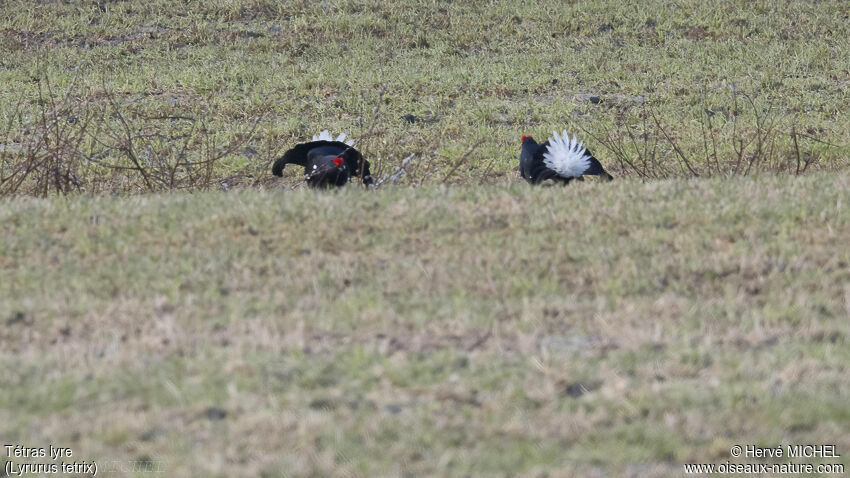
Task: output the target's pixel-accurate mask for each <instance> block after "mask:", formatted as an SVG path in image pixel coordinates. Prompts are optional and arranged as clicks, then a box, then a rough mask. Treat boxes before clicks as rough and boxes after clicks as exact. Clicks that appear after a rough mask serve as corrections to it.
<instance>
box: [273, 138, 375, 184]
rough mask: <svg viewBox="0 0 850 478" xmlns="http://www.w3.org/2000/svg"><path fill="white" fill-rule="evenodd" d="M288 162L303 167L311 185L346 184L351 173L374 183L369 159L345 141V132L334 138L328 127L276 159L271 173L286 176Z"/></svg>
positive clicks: (367, 182)
mask: <svg viewBox="0 0 850 478" xmlns="http://www.w3.org/2000/svg"><path fill="white" fill-rule="evenodd" d="M287 164H297V165H299V166H304V178H305V179H306V180H307V185H308V186H310V187H312V188H330V187H340V186H344V185H345V184H346V183H347V182H348V180H349V179H350V178H351V177H352V176H354V177H357V178H360V179H361V180H362V181H363V184H365V185H366V186H369V185H371V184H372V174H371V172H370V171H369V161H366V160H365V159H363V156H362V155H361V154H360V152H359V151H357V150H356V149H354V141H351V140H349V141H346V140H345V134H344V133H343V134H340V135H339V136H337V137H336V139H334V138H333V137H332V136H331V135H330V134H329V133H328V131H327V130H325V131H322V132H321V133H320V134H319V135H318V136H313V141H310V142H309V143H302V144H299V145H297V146H295V147H294V148H292V149H290V150H289V151H287V152H286V153H284V154H283V156H281V157H280V158H278V159H277V160H276V161H275V162H274V165H273V166H272V174H274V175H275V176H283V168H284V167H285V166H286V165H287Z"/></svg>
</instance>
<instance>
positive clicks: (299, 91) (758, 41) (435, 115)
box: [0, 0, 850, 181]
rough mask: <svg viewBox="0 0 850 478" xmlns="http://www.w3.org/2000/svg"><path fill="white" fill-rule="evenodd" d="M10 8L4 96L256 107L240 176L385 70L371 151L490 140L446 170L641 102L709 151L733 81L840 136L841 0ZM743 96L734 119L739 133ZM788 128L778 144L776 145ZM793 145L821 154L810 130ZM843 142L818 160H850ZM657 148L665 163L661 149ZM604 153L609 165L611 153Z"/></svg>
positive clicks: (794, 118)
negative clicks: (45, 91)
mask: <svg viewBox="0 0 850 478" xmlns="http://www.w3.org/2000/svg"><path fill="white" fill-rule="evenodd" d="M7 3H8V5H7V6H5V7H4V14H3V15H2V16H0V46H2V47H5V48H6V49H7V51H8V53H7V54H4V55H3V58H0V85H2V86H0V105H7V104H10V103H14V102H15V101H16V100H17V99H19V98H23V99H24V107H25V111H30V108H31V107H33V105H34V104H35V103H36V101H37V94H36V91H37V85H36V83H35V81H34V80H36V79H38V78H39V77H41V76H46V77H47V78H49V79H50V80H51V82H52V83H53V85H54V86H56V87H57V90H59V91H64V88H65V87H66V86H67V85H68V84H69V83H70V81H71V78H72V77H74V75H75V74H77V75H79V78H78V79H77V90H76V92H77V93H78V94H80V95H83V96H85V97H87V98H90V100H91V101H93V102H95V103H98V102H103V103H105V102H106V99H105V97H104V95H103V90H104V88H106V89H108V90H110V91H115V92H117V93H118V94H119V96H120V98H123V104H124V105H125V107H126V108H127V109H129V112H128V113H126V114H127V115H128V116H129V117H130V118H131V119H132V118H152V117H156V116H158V115H167V114H177V115H188V116H193V117H196V118H203V119H204V121H205V123H206V124H208V125H209V127H210V128H211V129H213V130H216V131H219V132H220V133H221V135H223V136H230V135H232V134H234V133H235V132H237V131H245V130H247V129H248V126H249V124H250V122H251V121H252V118H254V117H256V116H261V117H263V118H264V120H263V122H262V127H261V133H262V134H261V136H260V137H259V138H258V139H257V140H256V141H254V142H253V144H252V145H251V146H252V148H253V150H255V151H257V152H258V154H257V155H254V154H248V155H245V156H242V155H236V156H234V157H231V158H229V159H228V161H227V163H228V164H227V167H229V168H231V169H240V170H242V169H244V170H246V171H247V172H249V173H252V174H260V173H262V174H267V173H268V167H267V166H268V164H267V163H266V161H267V160H268V159H269V158H270V157H271V156H272V155H274V154H275V153H279V152H280V151H281V150H282V148H284V147H286V146H287V145H291V144H292V142H293V141H296V140H300V139H303V138H305V137H308V136H309V135H311V134H315V133H316V132H318V130H319V128H321V127H328V128H330V129H332V130H335V131H346V132H348V133H349V134H351V135H353V136H354V137H358V136H359V135H360V134H361V133H363V132H364V131H365V130H366V129H367V128H368V127H369V126H370V125H371V124H372V123H373V121H372V108H373V106H375V104H376V101H377V96H378V95H377V91H378V86H379V85H380V84H381V83H385V84H386V85H387V91H386V94H385V96H384V104H383V105H382V106H381V111H382V113H383V118H382V119H381V120H380V122H379V125H378V126H379V127H378V131H377V133H378V134H376V135H374V136H373V137H371V138H370V139H369V140H368V141H367V142H365V143H363V147H364V148H365V149H366V150H367V152H368V153H369V154H370V155H371V156H372V158H373V160H376V161H377V162H378V164H379V165H381V164H392V163H393V162H395V161H398V160H399V159H400V158H403V157H406V156H407V155H408V154H410V153H418V154H420V155H424V156H426V157H427V158H428V159H429V160H433V163H432V167H433V168H437V169H441V168H443V167H445V165H446V164H451V163H453V162H454V161H455V159H456V158H457V156H458V155H459V154H460V153H462V152H464V151H466V150H467V149H468V148H469V147H470V145H472V144H473V143H474V142H475V139H477V138H479V137H483V138H487V142H486V143H485V144H483V145H482V147H481V148H480V149H479V150H478V151H477V152H476V154H475V155H473V156H472V157H471V158H470V164H471V166H472V169H471V170H467V169H466V168H462V169H461V170H460V171H458V173H457V174H456V175H455V176H454V180H463V179H464V178H472V179H474V180H476V181H478V180H479V179H480V177H481V173H482V170H487V171H490V172H491V173H492V174H493V175H497V176H498V175H503V174H506V173H508V171H509V170H510V169H511V167H512V165H513V162H514V161H515V151H516V149H517V147H518V138H519V137H520V135H522V134H534V135H537V136H542V135H544V134H548V133H549V132H550V131H552V129H554V128H556V127H565V128H569V129H571V130H577V129H579V127H581V128H584V129H588V130H590V131H591V132H593V133H594V134H598V135H603V136H604V133H605V132H606V131H607V130H608V129H609V128H610V127H611V126H612V125H614V124H617V125H623V124H630V125H636V126H637V127H638V128H640V127H641V126H640V122H641V120H640V118H639V117H638V116H639V114H640V113H641V112H642V111H643V110H642V103H641V101H640V98H643V97H645V98H646V99H647V100H648V101H649V102H650V103H651V104H653V105H654V106H655V107H656V108H658V115H659V116H660V118H661V120H662V121H663V122H664V124H666V125H667V126H668V128H670V129H671V130H672V131H673V134H674V136H675V137H676V138H678V142H679V144H680V146H681V148H682V149H683V150H684V151H686V152H690V153H691V154H693V155H694V156H693V157H692V160H694V161H699V160H701V158H702V157H703V146H704V142H703V141H704V140H703V136H702V130H701V127H700V124H699V122H698V118H699V115H701V114H702V111H703V110H704V109H706V108H708V109H711V110H713V111H716V112H718V113H719V114H717V115H716V116H715V118H714V120H713V121H714V126H716V127H717V126H723V125H725V127H724V128H725V129H724V130H723V132H721V133H719V138H718V143H719V144H718V148H719V149H720V150H721V151H720V153H721V156H722V157H723V158H727V157H728V154H730V153H731V142H730V139H729V135H730V134H731V129H732V128H731V127H730V126H729V125H727V121H729V120H730V119H731V117H732V111H733V110H735V109H736V108H735V107H734V106H733V105H732V102H731V99H730V91H731V87H733V86H734V87H735V88H737V90H738V91H739V92H744V93H748V94H750V95H753V96H757V97H758V98H757V103H758V105H759V109H760V112H761V114H762V115H763V116H765V117H767V118H768V119H771V120H773V121H775V122H776V124H775V127H776V129H777V130H778V131H782V132H787V131H788V130H790V127H791V124H792V123H794V122H796V123H797V128H798V131H801V132H806V131H808V132H809V133H810V134H813V135H815V136H817V137H820V138H822V139H824V140H827V141H830V142H832V143H836V144H839V145H848V144H850V136H848V132H850V119H848V116H847V115H846V114H845V113H846V111H847V105H848V87H850V70H848V69H847V65H848V64H850V22H848V16H847V15H848V14H847V8H846V2H845V1H844V0H830V1H819V2H804V1H784V2H773V1H759V2H728V1H725V0H707V1H699V2H696V1H694V2H674V3H671V2H667V1H663V0H654V1H649V2H641V4H640V7H636V6H634V5H629V4H626V3H623V2H620V1H616V0H606V1H594V2H585V1H577V2H562V1H560V0H552V1H543V2H535V3H533V4H532V3H526V2H515V1H500V2H419V1H414V0H404V1H399V2H384V1H378V0H362V1H351V2H305V1H292V2H278V1H272V0H226V1H225V0H220V1H209V2H188V1H185V2H182V4H175V2H173V1H171V0H151V1H148V0H144V1H141V0H133V1H121V2H113V1H104V2H100V3H98V2H91V1H67V2H39V3H38V4H35V5H34V4H33V2H30V1H22V0H13V1H9V2H7ZM99 5H102V6H103V9H101V8H99ZM80 65H83V68H82V69H81V70H80V71H79V72H76V70H75V68H76V67H78V66H80ZM75 72H76V73H75ZM577 95H578V96H577ZM582 95H585V96H582ZM591 95H599V96H600V97H601V98H602V99H603V101H602V103H599V104H593V103H591V102H590V101H588V96H591ZM635 99H638V100H637V101H636V100H635ZM740 101H741V105H739V107H738V109H739V110H740V111H743V114H745V115H746V118H742V119H741V120H740V121H742V122H746V123H748V125H747V126H746V128H751V127H752V125H749V123H752V119H753V118H752V116H751V112H750V111H749V109H748V107H746V106H742V105H744V104H745V103H746V102H745V101H744V100H743V99H741V100H740ZM7 111H8V109H7V108H3V107H0V114H7ZM408 113H412V114H414V115H417V116H418V117H421V118H426V119H432V120H433V122H422V123H417V124H414V125H410V124H408V123H406V122H405V121H403V120H402V119H400V117H401V116H402V115H405V114H408ZM140 121H141V120H140ZM2 124H3V122H2V121H0V125H2ZM157 124H159V123H157ZM175 125H176V126H181V125H182V126H184V127H185V126H186V125H185V124H177V123H175ZM176 126H175V127H176ZM739 127H740V126H739ZM746 128H745V129H746ZM748 131H749V129H748ZM622 133H623V132H622V131H620V132H619V134H622ZM652 135H653V137H655V136H658V137H661V134H660V133H658V132H657V131H654V132H652ZM586 139H587V140H588V142H589V145H590V146H591V148H592V149H594V150H598V149H599V144H598V143H597V142H596V141H594V140H592V139H590V138H586ZM620 139H622V140H623V141H624V144H625V145H628V144H630V142H629V140H628V139H627V138H625V137H621V138H620ZM789 142H790V139H789V138H788V137H783V139H782V140H781V143H782V144H783V145H784V146H783V149H782V151H783V154H785V151H786V148H785V147H789ZM662 143H663V140H662ZM198 147H199V148H200V146H199V145H198ZM801 148H802V149H803V153H804V154H814V155H819V154H823V153H825V152H826V148H825V146H824V145H821V144H817V143H812V142H809V141H804V144H802V146H801ZM842 148H843V149H841V148H839V149H836V148H832V149H829V151H828V154H827V155H826V156H825V157H824V158H823V159H824V161H825V162H827V163H831V162H832V161H830V160H837V161H839V162H840V161H843V163H846V158H847V152H848V150H847V146H843V147H842ZM435 151H436V154H435ZM191 152H193V151H192V150H190V153H191ZM195 152H197V151H195ZM658 154H659V155H660V157H661V159H662V160H663V161H669V162H675V161H676V159H675V158H676V155H675V153H674V152H673V150H672V148H671V147H669V145H663V144H662V147H661V148H660V150H659V151H658ZM390 155H394V156H392V157H391V156H390ZM603 158H604V159H607V161H606V163H608V164H606V166H608V167H610V168H612V169H613V170H614V171H615V172H616V171H617V166H616V165H615V164H611V163H613V158H612V157H611V155H610V154H605V155H603ZM100 173H102V171H101V172H100ZM435 177H436V178H440V177H441V175H439V174H438V175H436V176H435Z"/></svg>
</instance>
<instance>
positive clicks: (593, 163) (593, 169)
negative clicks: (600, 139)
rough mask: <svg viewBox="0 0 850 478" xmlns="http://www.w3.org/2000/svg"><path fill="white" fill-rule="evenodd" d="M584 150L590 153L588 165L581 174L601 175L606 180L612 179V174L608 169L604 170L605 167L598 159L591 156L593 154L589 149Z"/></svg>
mask: <svg viewBox="0 0 850 478" xmlns="http://www.w3.org/2000/svg"><path fill="white" fill-rule="evenodd" d="M585 152H586V153H587V154H589V155H590V166H589V167H588V168H587V169H586V170H585V171H584V173H583V174H585V175H591V176H603V177H604V178H606V179H607V180H608V181H611V180H612V179H614V176H611V175H610V174H608V171H605V168H603V167H602V164H601V163H600V162H599V160H598V159H596V158H594V157H593V154H592V153H591V152H590V151H588V150H585Z"/></svg>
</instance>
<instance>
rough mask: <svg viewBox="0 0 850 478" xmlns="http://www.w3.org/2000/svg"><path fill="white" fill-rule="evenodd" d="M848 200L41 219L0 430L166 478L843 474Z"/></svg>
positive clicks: (35, 228) (7, 362)
mask: <svg viewBox="0 0 850 478" xmlns="http://www.w3.org/2000/svg"><path fill="white" fill-rule="evenodd" d="M848 187H850V177H848V176H847V175H838V176H833V175H826V174H817V175H811V176H808V177H804V178H798V179H793V178H775V177H766V176H765V177H760V178H758V179H756V180H753V179H732V180H726V181H712V180H703V181H693V182H656V183H651V184H641V183H637V182H630V181H617V182H614V183H611V184H610V185H609V184H606V185H602V184H594V183H588V184H580V185H576V186H575V187H570V188H566V189H561V188H537V189H531V188H527V187H525V186H524V185H515V186H512V187H508V188H497V187H489V188H480V189H475V190H473V189H467V188H423V189H402V188H398V189H390V190H385V191H380V192H365V191H362V190H358V189H355V188H348V189H347V190H344V191H340V192H335V193H326V194H316V193H314V192H312V191H306V190H299V191H289V192H271V191H265V192H263V191H243V192H238V193H233V194H227V195H223V194H212V193H210V194H196V195H164V196H144V197H132V198H118V199H115V198H105V197H104V198H94V199H92V198H74V199H65V198H53V199H49V200H24V199H22V200H14V201H12V202H8V203H5V204H4V205H3V206H2V207H0V277H2V280H0V297H3V300H2V301H0V321H2V322H0V344H2V346H0V363H2V366H0V383H2V384H3V386H2V387H0V403H2V404H3V406H2V407H0V437H2V438H3V440H4V442H10V443H21V444H28V445H31V446H35V445H42V446H46V445H47V444H58V445H63V446H70V447H72V448H73V450H74V453H75V456H78V457H80V458H81V459H87V460H97V461H99V462H101V463H102V462H104V461H107V460H132V459H142V460H145V459H161V460H164V464H163V467H164V469H165V471H167V473H168V475H169V476H199V475H201V474H203V475H213V476H235V475H241V476H258V475H259V474H260V473H261V472H263V473H265V476H280V475H281V473H283V474H284V475H285V476H465V475H469V476H508V475H514V474H516V473H525V474H527V475H528V476H545V475H543V474H541V473H542V472H543V471H546V470H549V471H553V472H554V474H553V475H549V476H561V474H562V473H563V474H569V472H570V471H574V472H577V473H578V472H582V473H585V472H588V471H592V470H597V471H599V472H604V473H615V472H624V471H629V472H632V473H636V474H637V475H641V476H644V475H652V474H668V473H679V472H680V470H681V465H680V464H681V463H683V462H689V461H698V462H699V461H702V462H705V461H713V462H717V463H719V462H725V460H727V459H729V458H730V457H729V453H728V450H729V447H730V446H731V445H732V444H736V443H741V444H762V445H776V444H779V443H794V444H805V443H835V444H837V445H838V449H839V452H840V453H841V454H842V455H843V456H844V457H843V458H842V460H844V462H845V463H846V461H847V457H848V453H847V452H848V450H850V440H848V437H850V413H848V408H847V402H848V398H850V389H848V382H847V364H848V363H850V347H848V337H850V324H848V321H847V316H848V313H850V286H848V283H850V271H848V264H850V252H848V249H847V247H846V245H847V243H848V242H850V213H848V204H847V196H846V193H845V191H847V189H848ZM352 205H353V206H352ZM558 470H561V471H560V472H558ZM404 473H408V474H407V475H404Z"/></svg>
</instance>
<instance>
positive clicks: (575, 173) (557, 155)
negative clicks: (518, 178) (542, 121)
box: [519, 131, 614, 184]
mask: <svg viewBox="0 0 850 478" xmlns="http://www.w3.org/2000/svg"><path fill="white" fill-rule="evenodd" d="M552 134H553V136H552V137H551V138H549V140H548V141H546V142H545V143H543V144H537V142H536V141H534V138H532V137H531V136H523V137H522V152H521V153H520V156H519V172H520V174H521V175H522V177H523V179H525V180H526V181H528V182H529V183H531V184H540V183H542V182H543V181H546V180H547V179H551V180H553V181H556V182H560V183H564V184H567V183H569V182H570V181H572V180H573V179H578V180H580V181H583V180H584V179H583V178H582V176H587V175H594V176H603V177H605V178H606V179H608V180H609V181H610V180H612V179H614V177H613V176H611V175H610V174H608V172H607V171H605V169H603V168H602V165H601V164H599V161H598V160H597V159H596V158H594V157H593V155H592V154H590V151H588V150H587V149H586V148H585V147H584V143H579V142H578V141H576V137H575V136H573V139H572V140H570V135H569V134H568V133H567V132H566V131H564V132H563V133H562V136H561V135H558V132H557V131H553V132H552Z"/></svg>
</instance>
